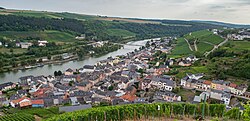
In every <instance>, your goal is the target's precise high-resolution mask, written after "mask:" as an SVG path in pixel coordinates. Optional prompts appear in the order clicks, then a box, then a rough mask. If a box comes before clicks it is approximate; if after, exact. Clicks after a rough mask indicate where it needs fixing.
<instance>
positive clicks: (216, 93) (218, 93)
mask: <svg viewBox="0 0 250 121" xmlns="http://www.w3.org/2000/svg"><path fill="white" fill-rule="evenodd" d="M222 94H223V91H221V90H216V89H211V92H210V97H211V98H213V99H217V100H221V97H222Z"/></svg>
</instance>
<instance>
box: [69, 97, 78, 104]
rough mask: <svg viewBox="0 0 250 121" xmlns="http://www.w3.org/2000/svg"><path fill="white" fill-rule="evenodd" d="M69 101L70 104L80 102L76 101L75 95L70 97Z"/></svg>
mask: <svg viewBox="0 0 250 121" xmlns="http://www.w3.org/2000/svg"><path fill="white" fill-rule="evenodd" d="M70 101H71V104H72V105H79V104H80V103H79V102H78V100H77V98H76V97H70Z"/></svg>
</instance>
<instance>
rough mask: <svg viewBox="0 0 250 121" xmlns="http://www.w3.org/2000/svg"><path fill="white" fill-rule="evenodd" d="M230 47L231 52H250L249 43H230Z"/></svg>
mask: <svg viewBox="0 0 250 121" xmlns="http://www.w3.org/2000/svg"><path fill="white" fill-rule="evenodd" d="M229 45H230V47H227V48H228V49H229V50H234V51H241V50H250V42H249V41H229ZM225 46H227V44H225ZM225 46H224V47H225Z"/></svg>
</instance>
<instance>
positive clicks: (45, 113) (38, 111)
mask: <svg viewBox="0 0 250 121" xmlns="http://www.w3.org/2000/svg"><path fill="white" fill-rule="evenodd" d="M7 113H8V114H11V115H12V114H16V115H22V114H27V115H31V116H33V115H37V116H39V117H41V118H43V119H46V118H50V117H52V116H55V115H58V114H59V108H58V107H51V108H47V109H46V108H29V109H22V110H21V109H16V108H12V109H9V110H8V111H7ZM7 116H8V115H7Z"/></svg>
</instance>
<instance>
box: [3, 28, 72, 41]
mask: <svg viewBox="0 0 250 121" xmlns="http://www.w3.org/2000/svg"><path fill="white" fill-rule="evenodd" d="M0 37H7V38H11V39H18V40H25V39H26V38H27V37H33V38H36V37H39V38H41V39H43V40H47V41H49V42H72V41H75V40H74V38H75V37H74V36H73V35H71V34H69V33H66V32H60V31H32V32H31V31H23V32H17V31H7V32H0Z"/></svg>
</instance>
